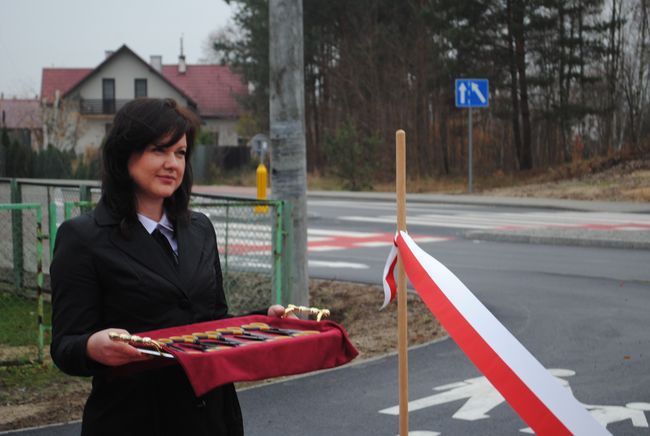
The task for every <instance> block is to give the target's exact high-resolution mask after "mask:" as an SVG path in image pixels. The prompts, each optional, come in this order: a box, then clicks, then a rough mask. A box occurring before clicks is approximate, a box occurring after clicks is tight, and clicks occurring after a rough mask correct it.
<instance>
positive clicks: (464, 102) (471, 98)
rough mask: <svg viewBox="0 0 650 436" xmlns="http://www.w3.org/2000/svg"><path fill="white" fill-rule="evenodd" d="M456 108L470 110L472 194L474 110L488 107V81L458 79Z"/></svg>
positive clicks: (469, 174) (468, 152)
mask: <svg viewBox="0 0 650 436" xmlns="http://www.w3.org/2000/svg"><path fill="white" fill-rule="evenodd" d="M454 89H455V94H456V107H459V108H468V109H469V113H468V123H467V124H468V135H467V136H468V138H469V140H468V144H467V148H468V151H467V192H469V193H471V192H472V108H474V107H488V103H489V98H490V85H489V82H488V80H487V79H456V85H455V87H454Z"/></svg>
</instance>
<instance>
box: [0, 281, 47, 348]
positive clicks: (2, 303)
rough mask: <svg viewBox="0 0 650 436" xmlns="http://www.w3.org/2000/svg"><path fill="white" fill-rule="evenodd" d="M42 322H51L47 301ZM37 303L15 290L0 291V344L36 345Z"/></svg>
mask: <svg viewBox="0 0 650 436" xmlns="http://www.w3.org/2000/svg"><path fill="white" fill-rule="evenodd" d="M43 312H44V316H45V319H44V322H45V324H46V325H50V323H51V318H52V317H51V312H52V309H51V307H50V304H49V303H45V304H44V307H43ZM37 314H38V304H37V302H36V300H34V299H32V298H27V297H24V296H21V295H20V294H17V293H15V292H7V291H6V290H3V291H0V345H8V346H21V345H36V344H37V340H38V324H37V321H38V318H37V316H38V315H37Z"/></svg>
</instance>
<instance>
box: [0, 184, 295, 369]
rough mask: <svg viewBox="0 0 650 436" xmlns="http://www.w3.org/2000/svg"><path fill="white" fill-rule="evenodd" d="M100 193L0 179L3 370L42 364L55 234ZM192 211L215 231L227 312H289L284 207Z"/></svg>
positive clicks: (256, 204) (199, 200)
mask: <svg viewBox="0 0 650 436" xmlns="http://www.w3.org/2000/svg"><path fill="white" fill-rule="evenodd" d="M100 194H101V192H100V189H99V185H98V183H97V182H92V183H88V182H86V183H82V184H79V183H76V182H72V181H41V180H28V179H2V178H0V329H1V331H0V365H3V364H4V363H7V362H15V361H25V360H33V359H35V358H37V359H42V357H43V354H44V346H46V345H47V344H48V343H49V336H48V333H49V325H50V318H51V308H50V305H49V301H50V286H49V274H48V272H49V265H50V260H51V255H52V252H53V250H52V249H53V246H52V245H53V243H54V241H55V238H56V231H57V228H58V226H59V225H60V224H61V223H62V222H63V221H64V220H67V219H70V218H73V217H75V216H78V215H80V214H81V213H83V212H84V211H87V210H91V209H92V207H94V205H95V204H96V202H97V201H98V200H99V198H100ZM191 208H192V209H193V210H196V211H198V212H202V213H204V214H205V215H207V216H208V218H209V219H210V221H211V222H212V224H213V226H214V229H215V233H216V235H217V245H218V249H219V257H220V261H221V267H222V272H223V283H224V289H225V292H226V297H227V299H228V304H229V307H230V312H231V313H233V314H235V315H239V314H245V313H248V312H250V311H253V310H259V309H261V308H264V307H268V305H269V304H272V303H281V304H285V305H286V304H287V301H285V299H286V297H287V296H286V295H283V293H282V289H287V280H288V278H289V263H288V256H289V252H288V249H287V247H288V246H289V244H288V240H289V237H290V233H291V232H290V228H289V224H290V222H291V221H290V220H289V219H287V218H286V216H287V214H288V213H289V209H288V208H287V207H286V206H285V203H284V202H282V201H277V200H252V199H248V198H234V197H222V196H214V195H207V194H196V195H192V198H191ZM181 255H182V254H181ZM44 272H45V273H44ZM5 324H6V325H7V326H13V327H11V328H6V326H5Z"/></svg>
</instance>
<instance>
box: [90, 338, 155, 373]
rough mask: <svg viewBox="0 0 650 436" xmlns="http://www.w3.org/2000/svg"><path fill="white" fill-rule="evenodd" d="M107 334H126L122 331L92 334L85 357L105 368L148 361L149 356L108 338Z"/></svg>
mask: <svg viewBox="0 0 650 436" xmlns="http://www.w3.org/2000/svg"><path fill="white" fill-rule="evenodd" d="M109 332H115V333H118V334H121V333H126V334H129V332H127V331H126V330H124V329H106V330H100V331H98V332H96V333H93V334H92V335H91V336H90V337H89V338H88V343H87V344H86V355H87V356H88V357H90V358H91V359H93V360H94V361H96V362H99V363H102V364H104V365H107V366H119V365H125V364H127V363H131V362H139V361H141V360H148V359H150V358H151V356H149V355H146V354H142V353H140V351H138V350H137V349H136V348H135V347H132V346H131V345H129V344H126V343H124V342H119V341H114V340H112V339H110V338H109V337H108V333H109Z"/></svg>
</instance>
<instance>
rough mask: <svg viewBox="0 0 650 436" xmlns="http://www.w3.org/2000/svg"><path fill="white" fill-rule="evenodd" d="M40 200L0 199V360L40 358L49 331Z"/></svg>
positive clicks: (3, 361) (19, 360)
mask: <svg viewBox="0 0 650 436" xmlns="http://www.w3.org/2000/svg"><path fill="white" fill-rule="evenodd" d="M42 219H43V216H42V211H41V206H40V205H39V204H0V365H2V364H5V365H6V364H10V363H20V362H29V361H33V360H39V361H42V359H43V354H44V344H45V342H46V341H47V338H46V337H45V335H46V333H47V332H49V328H48V326H49V324H50V312H51V311H50V310H49V298H47V296H46V295H45V294H44V293H43V285H44V275H43V269H42V266H43V264H42V259H43V239H44V237H45V236H44V235H43V232H42Z"/></svg>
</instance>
